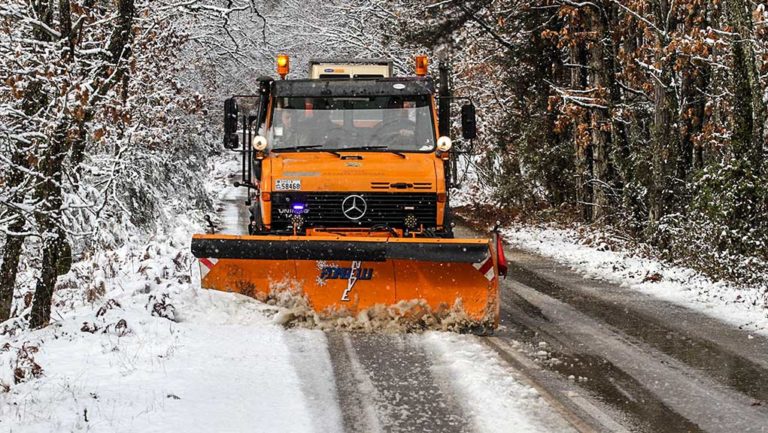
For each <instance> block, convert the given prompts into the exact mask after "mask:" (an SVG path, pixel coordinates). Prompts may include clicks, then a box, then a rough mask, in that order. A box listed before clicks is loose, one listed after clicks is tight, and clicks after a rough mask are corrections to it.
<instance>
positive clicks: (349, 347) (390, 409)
mask: <svg viewBox="0 0 768 433" xmlns="http://www.w3.org/2000/svg"><path fill="white" fill-rule="evenodd" d="M328 348H329V350H330V351H331V361H332V363H333V368H334V375H335V377H336V387H337V390H338V395H339V404H340V406H341V410H342V417H343V419H344V425H345V429H346V431H348V432H359V431H371V432H388V433H389V432H425V433H426V432H436V433H437V432H440V433H443V432H444V433H464V432H471V431H472V429H471V427H470V426H469V424H468V422H467V420H466V418H465V416H464V414H463V411H462V409H461V407H460V405H459V404H458V403H457V402H456V399H455V397H454V396H453V395H452V394H451V393H450V392H446V389H445V388H446V387H445V386H441V384H440V383H439V381H438V380H437V379H436V378H435V376H434V375H433V374H432V362H431V360H430V358H429V356H428V355H427V354H426V353H425V351H424V350H423V348H422V347H420V346H419V345H417V344H415V343H414V340H413V339H411V338H409V336H408V335H389V334H349V333H336V332H332V333H329V334H328Z"/></svg>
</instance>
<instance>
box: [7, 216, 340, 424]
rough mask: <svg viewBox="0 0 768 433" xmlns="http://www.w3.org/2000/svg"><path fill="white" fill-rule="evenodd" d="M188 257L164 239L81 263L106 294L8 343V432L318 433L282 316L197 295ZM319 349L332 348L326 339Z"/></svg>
mask: <svg viewBox="0 0 768 433" xmlns="http://www.w3.org/2000/svg"><path fill="white" fill-rule="evenodd" d="M178 232H179V233H178V234H179V236H183V237H184V238H186V236H187V234H186V233H185V231H184V230H183V229H180V230H178ZM173 245H178V247H174V246H173ZM187 251H188V244H187V243H186V241H182V242H179V240H178V239H175V240H174V239H163V240H160V241H156V242H153V243H151V244H150V245H148V246H147V247H146V248H142V249H140V250H138V251H136V250H134V249H130V248H123V249H121V250H119V251H117V252H115V254H114V255H110V256H104V257H110V260H112V262H110V263H107V261H106V259H102V260H101V261H97V262H91V263H87V264H86V263H80V264H78V266H80V267H92V268H93V270H94V272H93V275H94V278H93V280H92V282H91V284H94V281H95V282H96V283H95V284H97V285H105V286H106V290H105V293H104V295H103V296H102V297H100V299H99V300H98V301H96V302H93V303H92V304H89V303H81V304H80V305H79V306H77V305H75V306H70V305H69V304H67V303H66V302H64V303H63V304H62V305H64V307H63V308H62V307H59V308H57V310H56V312H55V313H54V317H55V318H56V323H54V324H53V325H51V326H49V327H47V328H45V329H42V330H39V331H35V332H32V333H20V334H19V335H18V336H16V337H9V336H3V337H0V347H4V350H3V351H2V352H0V366H2V368H0V381H1V382H2V383H4V384H5V385H6V386H7V387H8V388H9V389H8V391H7V393H3V394H0V420H2V421H1V422H0V430H4V429H7V428H11V429H12V431H29V432H35V431H40V432H43V431H45V432H49V431H79V430H88V431H96V432H98V431H104V432H121V431H126V432H127V431H184V432H196V431H199V432H210V431H250V430H253V429H254V428H256V429H257V430H260V431H297V432H304V431H307V432H309V431H315V430H314V428H313V424H315V423H314V420H313V419H312V417H311V416H310V414H311V412H310V410H309V409H308V406H307V405H308V403H307V401H306V399H305V394H304V392H303V390H302V381H301V380H300V378H299V376H298V374H297V372H296V371H295V369H294V364H295V363H294V362H293V361H292V357H293V356H295V355H292V354H291V348H290V346H289V344H288V342H287V340H286V339H287V337H286V330H285V329H284V328H283V327H281V326H279V325H277V324H275V323H274V321H273V319H271V318H270V317H271V316H273V315H274V313H275V311H272V309H273V308H272V307H269V306H267V305H265V304H262V303H260V302H258V301H256V300H253V299H250V298H247V297H244V296H241V295H236V294H228V293H221V292H214V291H207V290H199V289H195V288H194V287H193V285H192V282H191V279H190V278H189V271H190V266H189V265H190V264H191V263H194V261H193V260H192V259H191V258H190V257H189V254H188V253H187ZM103 269H107V271H106V272H105V271H104V270H103ZM68 291H70V292H71V293H66V292H68ZM63 292H64V293H61V294H59V297H60V298H62V299H70V300H71V299H75V298H76V297H77V296H78V295H79V294H80V293H82V292H83V291H82V290H81V288H80V287H77V288H72V289H64V290H63ZM68 295H69V296H68ZM72 302H73V303H77V302H76V301H72ZM304 332H307V331H304ZM294 338H296V337H294ZM313 345H314V347H313V348H312V353H313V354H325V353H326V352H327V349H326V348H325V340H324V339H323V338H319V339H314V340H313ZM30 348H33V349H30ZM29 352H32V353H29ZM20 354H21V355H22V356H21V358H22V363H21V364H20V365H19V364H18V361H17V360H18V359H19V357H20ZM317 356H320V355H317ZM325 356H326V357H327V355H325ZM30 359H31V360H30ZM308 361H311V360H308ZM318 362H319V361H318ZM34 365H37V366H38V367H36V368H37V369H39V370H40V371H37V372H34V371H32V370H34V369H35V367H34ZM7 367H14V368H7ZM16 367H18V368H22V372H24V376H23V377H14V376H15V375H16V373H17V370H16ZM25 369H26V370H27V371H24V370H25ZM35 376H36V377H35ZM327 403H329V402H327V401H326V402H325V404H326V406H327ZM330 403H331V406H332V405H333V404H335V403H333V402H330ZM313 404H315V405H316V403H313Z"/></svg>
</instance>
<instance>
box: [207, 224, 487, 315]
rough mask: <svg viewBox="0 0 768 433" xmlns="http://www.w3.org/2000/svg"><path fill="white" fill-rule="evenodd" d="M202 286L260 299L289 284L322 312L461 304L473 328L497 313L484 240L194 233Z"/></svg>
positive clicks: (441, 308) (447, 307) (454, 306)
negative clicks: (413, 304) (415, 303)
mask: <svg viewBox="0 0 768 433" xmlns="http://www.w3.org/2000/svg"><path fill="white" fill-rule="evenodd" d="M192 253H193V255H194V256H195V257H197V258H198V259H199V262H200V275H201V286H202V287H203V288H206V289H214V290H221V291H226V292H237V293H242V294H245V295H248V296H252V297H255V298H258V299H266V298H267V297H268V296H270V295H272V294H274V292H276V291H281V290H288V291H292V292H294V293H297V294H299V295H302V296H304V297H305V298H306V299H307V301H308V302H309V304H310V306H311V308H312V309H313V310H314V311H315V312H317V313H318V314H319V315H320V316H321V317H323V316H326V317H338V316H342V315H356V314H358V313H359V312H361V311H364V310H367V309H370V308H372V307H377V306H394V305H397V304H398V303H401V302H403V301H405V302H410V301H420V302H421V303H426V305H428V306H429V308H430V309H431V310H432V311H435V312H439V311H449V310H455V309H457V308H458V309H460V310H461V313H463V314H464V315H465V316H466V317H467V318H468V319H469V320H470V321H471V322H472V326H475V327H479V328H484V329H486V330H491V329H494V328H495V327H496V325H497V324H498V319H499V290H498V280H499V278H498V266H497V262H496V261H497V257H496V254H495V251H494V249H493V248H492V246H491V242H490V240H488V239H432V238H427V239H424V238H394V237H353V236H323V237H304V236H232V235H194V236H193V238H192Z"/></svg>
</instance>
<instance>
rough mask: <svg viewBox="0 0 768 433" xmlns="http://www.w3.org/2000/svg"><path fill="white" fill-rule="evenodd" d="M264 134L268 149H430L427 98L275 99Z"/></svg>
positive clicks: (431, 129)
mask: <svg viewBox="0 0 768 433" xmlns="http://www.w3.org/2000/svg"><path fill="white" fill-rule="evenodd" d="M269 135H270V139H269V142H270V143H271V145H272V149H273V150H280V149H286V150H288V149H291V148H304V149H310V148H311V149H312V150H344V149H350V148H357V149H365V148H370V149H380V150H394V151H401V152H402V151H405V152H428V151H431V150H433V149H434V147H435V131H434V122H433V118H432V108H431V107H430V104H429V97H428V96H405V97H404V96H374V97H327V98H295V97H289V98H276V100H275V106H274V111H273V113H272V125H271V128H270V131H269Z"/></svg>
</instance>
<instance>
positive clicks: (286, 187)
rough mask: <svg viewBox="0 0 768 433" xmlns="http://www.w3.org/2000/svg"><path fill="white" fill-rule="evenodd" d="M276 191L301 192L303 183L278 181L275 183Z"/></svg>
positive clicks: (287, 180)
mask: <svg viewBox="0 0 768 433" xmlns="http://www.w3.org/2000/svg"><path fill="white" fill-rule="evenodd" d="M275 190H276V191H299V190H301V181H300V180H292V179H277V180H276V181H275Z"/></svg>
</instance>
